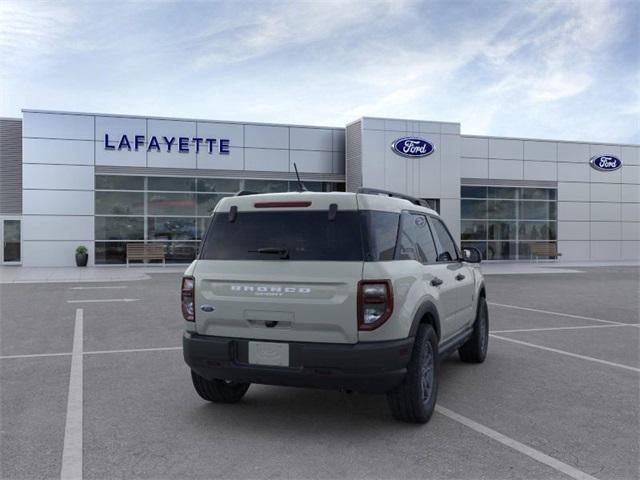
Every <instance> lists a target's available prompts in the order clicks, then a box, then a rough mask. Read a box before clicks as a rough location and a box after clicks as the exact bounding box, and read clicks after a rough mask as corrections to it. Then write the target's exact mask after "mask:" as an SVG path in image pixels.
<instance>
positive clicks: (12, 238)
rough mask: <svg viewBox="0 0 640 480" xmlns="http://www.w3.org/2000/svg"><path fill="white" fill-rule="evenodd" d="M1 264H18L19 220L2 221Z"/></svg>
mask: <svg viewBox="0 0 640 480" xmlns="http://www.w3.org/2000/svg"><path fill="white" fill-rule="evenodd" d="M0 230H1V233H2V263H8V264H11V263H20V261H21V252H20V250H21V249H20V247H21V242H20V220H2V228H1V229H0Z"/></svg>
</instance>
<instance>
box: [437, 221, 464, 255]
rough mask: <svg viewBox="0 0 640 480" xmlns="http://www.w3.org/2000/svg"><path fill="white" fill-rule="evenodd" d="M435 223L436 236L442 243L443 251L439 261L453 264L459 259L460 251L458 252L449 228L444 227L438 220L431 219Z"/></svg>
mask: <svg viewBox="0 0 640 480" xmlns="http://www.w3.org/2000/svg"><path fill="white" fill-rule="evenodd" d="M431 221H432V222H433V223H432V224H433V230H434V233H435V235H436V236H437V237H438V240H439V241H440V246H441V249H442V251H441V252H440V255H439V261H441V262H451V261H453V260H456V259H457V258H458V251H457V250H456V244H455V242H454V241H453V238H451V235H449V232H448V230H447V227H445V226H444V223H442V221H441V220H439V219H437V218H433V217H432V218H431Z"/></svg>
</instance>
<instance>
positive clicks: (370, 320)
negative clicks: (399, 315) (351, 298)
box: [358, 280, 393, 330]
mask: <svg viewBox="0 0 640 480" xmlns="http://www.w3.org/2000/svg"><path fill="white" fill-rule="evenodd" d="M392 313H393V289H392V287H391V282H390V281H389V280H361V281H360V282H358V330H374V329H376V328H378V327H379V326H380V325H382V324H383V323H384V322H386V321H387V320H388V319H389V317H390V316H391V314H392Z"/></svg>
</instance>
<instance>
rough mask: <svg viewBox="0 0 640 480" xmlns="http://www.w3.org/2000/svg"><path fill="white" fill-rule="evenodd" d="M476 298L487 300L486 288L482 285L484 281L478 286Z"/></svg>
mask: <svg viewBox="0 0 640 480" xmlns="http://www.w3.org/2000/svg"><path fill="white" fill-rule="evenodd" d="M478 297H484V298H485V299H486V298H487V287H485V285H484V280H482V281H481V282H480V285H479V286H478Z"/></svg>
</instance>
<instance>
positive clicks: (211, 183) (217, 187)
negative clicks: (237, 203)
mask: <svg viewBox="0 0 640 480" xmlns="http://www.w3.org/2000/svg"><path fill="white" fill-rule="evenodd" d="M196 189H197V190H198V192H225V193H235V192H238V191H240V180H235V179H231V178H198V179H197V181H196Z"/></svg>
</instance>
